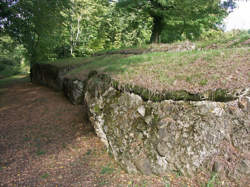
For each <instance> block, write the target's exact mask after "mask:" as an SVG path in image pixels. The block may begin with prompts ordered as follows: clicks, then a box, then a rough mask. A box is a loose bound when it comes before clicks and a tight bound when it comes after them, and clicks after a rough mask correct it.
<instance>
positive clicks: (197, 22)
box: [118, 0, 226, 43]
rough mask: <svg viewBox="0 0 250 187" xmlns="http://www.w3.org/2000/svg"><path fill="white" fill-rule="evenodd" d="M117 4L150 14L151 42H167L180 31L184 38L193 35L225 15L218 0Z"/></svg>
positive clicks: (122, 1)
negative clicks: (162, 36)
mask: <svg viewBox="0 0 250 187" xmlns="http://www.w3.org/2000/svg"><path fill="white" fill-rule="evenodd" d="M118 6H120V7H125V8H127V9H129V10H135V11H136V10H138V9H142V10H143V11H144V12H145V13H147V14H149V15H150V16H151V17H152V19H153V26H152V35H151V42H153V43H158V42H160V41H161V39H162V40H165V42H166V41H168V42H169V41H171V40H176V39H178V38H181V36H182V35H185V37H186V38H188V39H194V38H197V37H198V36H199V35H200V34H201V33H202V32H203V31H205V30H207V29H209V28H213V27H215V26H216V24H219V23H220V22H221V21H222V19H223V18H224V17H225V16H226V11H225V9H224V8H222V6H221V3H220V0H119V3H118ZM163 32H164V34H163ZM161 35H164V38H161Z"/></svg>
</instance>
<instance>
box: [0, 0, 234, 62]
mask: <svg viewBox="0 0 250 187" xmlns="http://www.w3.org/2000/svg"><path fill="white" fill-rule="evenodd" d="M228 1H231V0H228ZM228 5H230V6H231V4H230V3H229V4H228ZM225 6H227V4H225ZM121 7H123V8H121ZM0 9H1V11H0V29H1V33H0V34H1V36H0V37H2V36H6V37H11V39H12V40H11V41H13V42H16V43H18V44H22V46H23V47H24V48H25V49H26V50H22V51H23V52H24V53H25V55H26V57H27V58H28V59H29V61H30V62H31V63H35V62H37V61H42V60H47V59H56V58H63V57H66V56H86V55H89V54H93V53H95V52H96V51H98V50H108V49H112V48H121V47H130V46H135V45H137V46H138V45H143V44H145V43H147V42H149V41H150V40H151V42H172V41H175V40H181V39H186V38H187V39H195V38H198V37H199V36H200V35H201V34H202V33H203V32H204V31H206V30H208V29H210V28H214V27H216V24H219V23H220V21H221V20H222V19H223V17H224V16H225V15H226V11H225V9H224V8H222V7H221V6H220V0H120V1H118V2H117V1H110V0H60V1H59V0H53V1H52V0H1V1H0ZM0 53H1V52H0ZM0 55H1V54H0Z"/></svg>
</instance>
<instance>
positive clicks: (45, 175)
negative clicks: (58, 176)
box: [41, 173, 49, 179]
mask: <svg viewBox="0 0 250 187" xmlns="http://www.w3.org/2000/svg"><path fill="white" fill-rule="evenodd" d="M48 177H49V174H48V173H44V174H43V175H42V176H41V178H43V179H47V178H48Z"/></svg>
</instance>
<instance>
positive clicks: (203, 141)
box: [32, 66, 250, 179]
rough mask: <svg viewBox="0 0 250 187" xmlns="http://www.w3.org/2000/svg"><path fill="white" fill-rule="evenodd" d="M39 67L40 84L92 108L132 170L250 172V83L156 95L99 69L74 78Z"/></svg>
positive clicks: (35, 74)
mask: <svg viewBox="0 0 250 187" xmlns="http://www.w3.org/2000/svg"><path fill="white" fill-rule="evenodd" d="M36 68H37V69H33V71H32V80H33V81H34V82H39V83H42V84H45V85H47V86H50V87H54V86H55V85H56V86H55V87H56V88H60V89H59V90H63V91H64V92H65V95H66V96H67V97H68V98H69V99H70V101H71V102H72V103H74V104H79V103H83V102H84V103H85V104H86V105H87V108H88V112H89V119H90V121H91V123H92V125H93V126H94V128H95V131H96V134H97V135H98V136H99V137H100V139H101V140H102V141H103V143H104V144H105V145H106V147H107V149H108V151H109V152H110V153H111V154H112V155H113V156H114V158H115V159H116V160H117V162H118V163H120V165H121V167H122V168H124V169H126V170H127V171H128V172H131V173H137V172H140V173H143V174H146V175H151V174H156V175H162V174H166V173H168V172H178V173H181V174H183V175H187V176H190V175H194V174H196V173H197V172H199V171H201V170H207V171H214V172H218V173H219V174H221V175H226V176H229V177H233V178H237V179H239V178H240V177H246V176H250V150H249V149H250V136H249V132H250V88H246V89H241V90H237V91H235V92H232V93H226V92H221V91H219V92H218V93H219V95H218V93H217V91H215V92H209V94H210V95H212V96H213V97H210V96H209V94H208V96H207V94H203V95H202V94H201V95H195V96H194V97H193V96H192V95H191V96H192V97H190V94H189V93H186V92H185V94H184V95H183V94H179V93H173V94H168V95H167V96H168V97H165V96H162V97H156V99H155V97H151V95H150V93H149V92H148V90H145V89H142V88H137V87H132V86H121V85H119V83H118V82H116V81H114V80H112V79H111V78H110V77H109V76H107V75H103V74H101V75H99V74H97V73H96V72H94V73H93V72H92V73H91V74H90V76H89V77H88V78H86V80H71V79H67V78H65V77H63V76H64V75H65V70H64V71H62V72H64V73H61V72H60V71H58V70H54V69H53V68H52V69H50V70H49V71H48V70H47V68H48V67H47V66H37V67H36ZM180 93H183V92H180ZM163 95H164V94H163ZM165 95H166V94H165ZM176 95H177V96H178V97H176ZM179 95H181V96H179ZM185 95H188V97H186V96H185ZM217 96H218V97H217ZM180 97H183V98H184V99H180ZM151 98H153V99H151ZM166 98H167V99H166ZM192 98H195V99H192ZM197 98H198V99H197ZM216 101H217V102H216ZM218 101H220V102H218ZM222 101H223V102H222ZM224 101H227V102H224Z"/></svg>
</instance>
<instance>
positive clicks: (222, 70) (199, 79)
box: [53, 32, 250, 93]
mask: <svg viewBox="0 0 250 187" xmlns="http://www.w3.org/2000/svg"><path fill="white" fill-rule="evenodd" d="M249 39H250V34H248V33H246V32H244V33H240V34H227V35H225V36H223V37H220V38H218V39H215V40H214V41H203V42H197V43H196V46H197V47H198V48H199V50H193V51H184V52H154V53H147V54H141V55H125V54H112V55H110V54H109V55H105V54H104V55H102V56H95V57H88V58H75V59H65V60H59V61H55V62H53V63H54V64H56V65H58V66H65V65H68V64H78V65H79V67H78V68H76V69H74V70H73V71H71V72H70V73H69V75H68V76H69V77H74V78H78V79H81V78H82V79H84V78H85V77H86V75H87V74H88V72H89V71H91V70H97V71H99V72H106V73H108V74H110V75H112V77H113V78H115V79H117V80H119V81H121V82H123V83H130V84H137V85H139V86H142V87H146V88H149V89H151V90H163V89H167V90H183V89H184V90H187V91H189V92H193V93H197V92H203V91H206V90H209V89H216V88H227V89H234V88H242V87H247V86H250V73H249V72H250V48H249V42H247V41H249ZM243 43H244V45H243ZM173 45H174V44H173ZM167 46H168V47H169V45H167ZM154 47H155V46H154ZM161 47H162V46H161ZM129 50H131V49H129ZM135 50H136V49H135ZM123 51H124V49H123Z"/></svg>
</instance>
